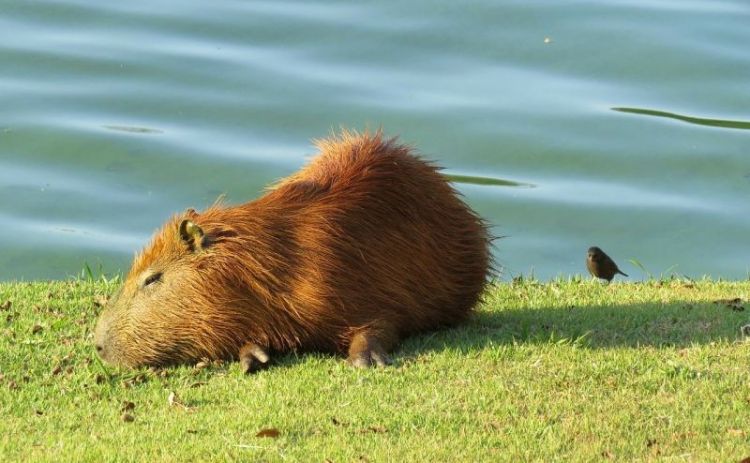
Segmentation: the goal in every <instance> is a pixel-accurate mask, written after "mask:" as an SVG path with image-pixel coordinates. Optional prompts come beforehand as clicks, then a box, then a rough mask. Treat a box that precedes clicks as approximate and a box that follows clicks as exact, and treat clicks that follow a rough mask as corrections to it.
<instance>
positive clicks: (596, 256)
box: [586, 246, 628, 281]
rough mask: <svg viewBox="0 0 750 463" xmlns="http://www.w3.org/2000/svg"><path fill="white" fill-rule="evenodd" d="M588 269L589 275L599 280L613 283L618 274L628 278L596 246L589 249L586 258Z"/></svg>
mask: <svg viewBox="0 0 750 463" xmlns="http://www.w3.org/2000/svg"><path fill="white" fill-rule="evenodd" d="M586 268H587V269H589V273H590V274H591V275H592V276H595V277H597V278H602V279H604V280H607V281H612V278H614V277H615V275H616V274H618V273H619V274H620V275H625V276H628V275H627V273H624V272H623V271H622V270H620V269H619V268H617V264H615V261H613V260H612V258H610V257H609V256H608V255H607V254H606V253H605V252H604V251H602V250H601V249H599V248H598V247H596V246H592V247H590V248H589V251H588V257H586Z"/></svg>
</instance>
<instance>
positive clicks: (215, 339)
mask: <svg viewBox="0 0 750 463" xmlns="http://www.w3.org/2000/svg"><path fill="white" fill-rule="evenodd" d="M195 217H197V214H196V213H195V212H194V211H192V210H189V211H188V212H187V213H185V214H184V216H182V217H174V218H173V219H172V220H170V221H168V222H167V224H166V225H165V226H164V227H163V228H162V229H161V230H160V231H159V232H158V233H157V234H156V236H155V237H154V239H153V241H152V242H151V244H150V245H149V246H148V247H146V249H144V250H143V251H142V252H141V253H140V255H138V256H137V257H136V259H135V261H134V262H133V266H132V268H131V270H130V272H129V274H128V275H127V278H126V279H125V283H124V285H123V287H122V288H121V289H120V291H119V292H118V293H117V294H116V295H115V296H114V297H113V298H112V300H111V301H110V302H109V304H108V306H107V308H106V309H105V311H104V312H103V313H102V315H101V317H100V319H99V322H98V324H97V326H96V331H95V336H94V337H95V345H96V349H97V351H98V352H99V355H100V356H101V357H102V358H103V359H104V360H106V361H108V362H110V363H115V364H121V365H127V366H139V365H167V364H173V363H180V362H183V361H187V360H193V359H197V358H201V357H225V356H228V355H230V354H229V353H228V352H223V350H224V349H222V348H221V347H222V346H230V345H233V343H232V342H231V339H225V338H226V337H227V335H228V334H230V333H229V332H228V331H227V330H226V329H224V330H222V328H223V326H224V324H225V323H231V318H232V315H231V313H229V314H227V313H224V314H222V312H221V310H220V307H221V304H220V303H217V302H218V301H216V300H212V299H214V297H215V295H213V294H211V293H210V292H207V288H210V285H211V282H212V269H211V268H210V266H209V265H207V264H208V263H209V262H212V261H213V262H214V263H215V264H218V265H221V262H216V259H210V255H211V253H212V249H211V248H212V246H214V245H215V244H216V241H218V240H220V239H221V238H220V237H219V238H218V239H217V237H216V236H214V237H211V236H207V235H206V233H205V232H204V231H203V229H202V228H201V227H200V226H199V225H197V224H196V223H195V222H194V221H193V220H194V219H195ZM219 235H220V234H219ZM214 282H216V281H214ZM216 283H218V282H216ZM206 307H212V308H216V310H211V311H206V310H205V309H206ZM222 315H227V317H226V319H222Z"/></svg>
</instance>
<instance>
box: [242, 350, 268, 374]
mask: <svg viewBox="0 0 750 463" xmlns="http://www.w3.org/2000/svg"><path fill="white" fill-rule="evenodd" d="M270 360H271V357H269V356H268V352H266V351H265V349H263V348H262V347H260V346H259V345H257V344H255V343H252V342H249V343H247V344H245V345H244V346H242V349H240V366H241V368H242V372H243V373H245V374H250V373H255V372H256V371H258V370H260V369H263V368H265V367H267V366H268V363H269V361H270Z"/></svg>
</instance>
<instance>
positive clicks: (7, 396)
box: [0, 280, 750, 463]
mask: <svg viewBox="0 0 750 463" xmlns="http://www.w3.org/2000/svg"><path fill="white" fill-rule="evenodd" d="M113 289H114V284H112V283H107V282H87V281H73V282H54V283H31V284H29V283H3V284H0V334H1V336H0V377H1V379H0V417H2V418H1V419H0V460H2V461H16V460H26V461H45V460H50V461H113V460H118V461H120V460H121V461H151V460H158V461H189V460H215V461H225V460H227V461H237V460H239V461H258V460H260V461H313V462H323V461H332V462H337V463H338V462H351V461H373V462H374V461H533V460H536V461H606V460H612V461H634V460H636V461H652V460H662V459H663V460H665V461H674V460H676V461H739V460H740V459H741V458H744V457H747V456H750V425H748V423H750V341H745V339H744V338H743V337H742V335H741V333H740V329H739V328H740V326H742V325H744V324H747V323H750V303H746V305H744V306H743V303H744V302H745V301H748V300H750V282H741V283H740V282H711V281H701V282H685V281H666V282H657V281H654V282H647V283H631V284H612V285H609V286H607V285H602V284H599V283H597V282H591V281H588V280H585V281H566V282H553V283H544V284H539V283H535V282H516V283H514V284H499V285H496V286H493V287H492V288H491V289H490V291H489V292H488V295H487V298H486V303H485V304H484V305H483V306H482V307H481V308H480V310H479V311H478V314H477V315H476V317H475V318H474V320H473V321H472V322H471V323H469V324H467V325H465V326H463V327H461V328H458V329H454V330H448V331H442V332H438V333H434V334H431V335H426V336H421V337H417V338H414V339H410V340H409V341H407V342H406V343H404V345H403V346H402V347H401V348H400V350H399V351H398V352H396V353H395V355H394V359H395V360H396V365H395V367H393V368H388V369H376V370H370V371H358V370H353V369H351V368H349V367H348V366H347V365H346V364H345V363H344V362H343V360H342V359H340V358H333V357H330V356H325V355H299V356H293V355H292V356H288V357H285V358H283V359H281V361H280V362H279V364H278V365H276V366H275V367H273V368H271V369H269V370H267V371H263V372H260V373H258V374H256V375H254V376H249V377H248V376H243V375H241V374H240V371H239V368H238V365H237V364H230V365H208V366H206V367H204V368H193V367H182V368H175V369H169V370H165V371H156V372H153V371H147V370H143V371H135V372H133V371H125V370H117V369H112V368H105V367H104V366H103V365H101V364H100V363H99V362H98V361H96V359H95V355H94V351H93V348H92V346H91V345H90V333H91V331H92V330H93V326H94V323H95V319H96V315H97V313H98V312H99V311H100V310H101V309H100V308H99V307H97V301H99V300H100V297H101V296H103V295H106V294H108V293H110V292H111V291H112V290H113ZM734 298H740V299H741V300H742V301H743V302H739V303H731V302H729V301H724V302H718V303H717V302H715V301H718V300H720V299H724V300H726V299H734ZM6 301H10V304H9V303H8V302H6ZM743 308H744V309H746V310H742V309H743ZM170 396H171V397H172V400H170ZM262 430H266V432H265V434H271V435H275V434H276V433H277V432H278V436H276V437H258V436H257V434H258V433H259V432H261V431H262Z"/></svg>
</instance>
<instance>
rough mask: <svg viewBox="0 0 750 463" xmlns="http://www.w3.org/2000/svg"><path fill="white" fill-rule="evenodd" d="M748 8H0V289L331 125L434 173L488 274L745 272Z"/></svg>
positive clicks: (271, 167)
mask: <svg viewBox="0 0 750 463" xmlns="http://www.w3.org/2000/svg"><path fill="white" fill-rule="evenodd" d="M748 24H750V2H747V1H746V0H737V1H716V0H706V1H697V0H693V1H689V0H679V1H677V0H674V1H672V0H659V1H648V2H646V1H627V2H626V1H614V0H612V1H607V2H596V1H588V2H585V1H583V2H556V1H536V2H528V1H520V0H519V1H505V2H492V1H475V2H453V1H433V0H431V1H410V2H400V1H381V2H366V3H365V2H348V1H334V2H314V3H313V2H303V1H296V2H286V1H265V2H250V1H244V0H236V1H229V0H222V1H214V2H198V1H193V2H190V1H180V2H177V1H162V2H144V1H131V2H98V1H91V0H70V1H53V0H42V1H35V2H27V1H20V0H13V1H9V0H3V1H0V39H1V40H0V230H2V237H3V239H2V242H1V243H0V279H2V280H8V279H42V278H65V277H67V276H70V275H73V274H77V273H79V272H80V270H81V269H82V268H83V266H84V264H88V265H89V266H90V267H92V268H93V269H95V270H96V269H99V268H100V267H101V269H102V270H103V271H105V272H117V271H124V270H126V269H127V267H128V265H129V261H130V259H131V257H132V255H133V253H134V252H135V251H136V250H137V249H138V248H140V247H141V246H142V245H143V244H144V243H145V241H146V240H147V239H148V237H149V236H150V234H151V233H152V231H153V230H154V229H155V228H156V227H158V226H159V225H160V224H161V223H162V222H163V221H164V220H165V219H166V218H167V217H168V216H169V215H170V214H172V213H173V212H176V211H181V210H184V209H185V208H187V207H197V208H200V207H205V206H206V205H208V204H210V203H212V202H213V201H214V200H215V199H216V197H217V196H219V195H220V194H226V195H227V198H228V200H229V201H230V202H243V201H245V200H248V199H250V198H253V197H255V196H257V195H258V194H260V192H261V191H262V188H263V186H264V185H266V184H267V183H269V182H272V181H274V180H275V179H278V178H280V177H282V176H285V175H287V174H289V173H291V172H293V171H294V170H296V169H297V168H298V167H300V166H301V165H302V164H303V163H304V162H305V161H306V159H308V158H309V156H310V155H311V154H312V153H313V148H312V146H311V145H310V143H309V140H310V139H311V138H315V137H322V136H325V135H326V134H327V133H329V132H330V131H331V130H332V129H335V128H338V127H340V126H346V127H351V128H359V129H361V128H365V127H370V128H377V127H380V126H382V127H383V129H384V130H385V131H386V132H387V133H388V134H393V135H395V134H399V135H400V136H401V138H402V139H403V140H405V141H407V142H409V143H411V144H414V145H416V146H417V147H418V148H419V149H420V150H421V151H422V152H423V153H424V154H425V155H426V156H427V157H429V158H431V159H434V160H437V161H438V162H439V163H440V164H442V165H444V166H445V167H446V173H447V174H448V175H451V176H452V178H453V179H455V180H456V181H457V182H458V183H457V186H458V188H459V189H460V190H461V191H462V192H463V193H464V195H465V196H466V199H467V201H468V202H469V203H470V204H471V205H472V206H473V207H474V208H475V209H476V210H477V211H478V212H480V213H481V214H482V215H483V216H485V217H486V218H487V219H488V220H489V221H490V222H491V223H492V224H493V225H494V226H495V228H494V232H495V233H496V234H498V235H503V236H505V238H503V239H501V240H499V241H498V243H497V244H498V246H497V249H496V256H497V260H498V261H499V263H500V264H501V265H502V266H503V268H504V278H509V277H511V276H513V275H518V274H528V273H530V272H533V273H534V274H535V275H536V276H537V277H540V278H543V279H546V278H551V277H554V276H556V275H568V274H575V273H583V272H585V267H584V264H583V261H584V257H585V251H586V248H587V247H588V246H590V245H594V244H595V245H599V246H601V247H602V248H603V249H605V250H606V251H607V252H608V253H609V254H610V255H611V256H612V257H614V258H615V259H616V260H618V261H619V263H620V264H621V267H622V268H623V270H625V272H627V273H629V274H630V275H631V279H632V278H635V279H640V278H642V277H644V272H643V271H642V270H640V269H639V268H637V267H636V266H634V265H633V264H631V263H629V262H628V260H629V259H637V260H638V261H639V262H640V263H642V265H643V266H645V268H646V269H647V270H648V271H650V272H651V273H654V274H657V275H658V274H659V273H662V272H668V273H672V272H676V273H679V274H683V275H688V276H691V277H698V276H701V275H711V276H713V277H723V278H747V277H748V274H749V273H750V250H749V245H750V239H749V238H748V237H750V214H749V213H748V197H749V194H750V131H748V128H750V109H749V108H750V27H748Z"/></svg>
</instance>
